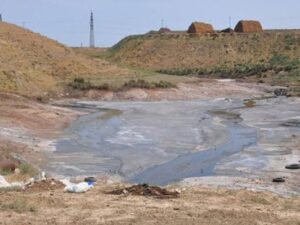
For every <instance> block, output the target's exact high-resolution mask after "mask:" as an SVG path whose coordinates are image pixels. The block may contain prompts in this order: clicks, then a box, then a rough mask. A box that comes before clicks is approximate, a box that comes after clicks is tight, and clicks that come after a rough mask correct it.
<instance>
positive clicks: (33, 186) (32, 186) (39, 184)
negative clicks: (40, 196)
mask: <svg viewBox="0 0 300 225" xmlns="http://www.w3.org/2000/svg"><path fill="white" fill-rule="evenodd" d="M63 187H64V184H63V183H62V182H60V181H57V180H55V179H43V180H39V181H34V179H31V181H30V182H28V183H27V184H26V185H25V186H24V191H26V192H39V191H54V190H57V189H62V188H63Z"/></svg>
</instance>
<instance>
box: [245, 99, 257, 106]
mask: <svg viewBox="0 0 300 225" xmlns="http://www.w3.org/2000/svg"><path fill="white" fill-rule="evenodd" d="M255 105H256V102H255V101H254V100H252V99H246V100H244V106H245V107H246V108H252V107H254V106H255Z"/></svg>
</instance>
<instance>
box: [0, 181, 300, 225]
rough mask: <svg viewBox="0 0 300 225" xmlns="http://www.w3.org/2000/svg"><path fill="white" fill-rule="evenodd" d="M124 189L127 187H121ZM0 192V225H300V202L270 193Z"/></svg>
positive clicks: (106, 187) (191, 190)
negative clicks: (153, 195) (167, 196)
mask: <svg viewBox="0 0 300 225" xmlns="http://www.w3.org/2000/svg"><path fill="white" fill-rule="evenodd" d="M122 186H123V185H122ZM116 187H119V186H117V185H108V184H100V185H98V186H96V187H95V188H94V189H92V190H91V191H90V192H88V193H85V194H68V193H64V192H63V190H62V189H57V190H53V191H36V192H29V193H26V192H25V193H24V192H15V191H12V192H10V191H0V199H1V200H0V209H1V210H0V218H1V220H0V224H3V225H4V224H5V225H6V224H51V225H55V224H78V225H80V224H82V225H83V224H123V225H125V224H128V225H129V224H157V225H158V224H161V225H164V224H178V225H179V224H198V225H200V224H203V225H204V224H205V225H209V224H211V225H218V224H220V225H221V224H222V225H224V224H230V225H241V224H243V225H262V224H264V225H271V224H272V225H275V224H276V225H277V224H278V225H299V223H300V211H299V209H300V199H299V198H293V197H289V198H282V197H276V196H273V195H271V194H269V193H257V192H250V191H244V190H241V191H232V190H225V189H203V188H200V187H197V188H188V189H187V190H184V191H183V192H182V193H181V194H180V197H179V198H176V199H164V200H159V199H154V198H150V197H149V198H146V197H141V196H124V195H121V196H113V195H108V194H105V193H106V192H108V191H111V190H113V189H114V188H116Z"/></svg>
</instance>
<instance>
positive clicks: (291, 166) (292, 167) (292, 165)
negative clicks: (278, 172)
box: [285, 164, 300, 170]
mask: <svg viewBox="0 0 300 225" xmlns="http://www.w3.org/2000/svg"><path fill="white" fill-rule="evenodd" d="M285 168H286V169H289V170H298V169H300V164H290V165H287V166H286V167H285Z"/></svg>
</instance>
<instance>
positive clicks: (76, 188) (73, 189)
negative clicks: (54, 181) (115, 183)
mask: <svg viewBox="0 0 300 225" xmlns="http://www.w3.org/2000/svg"><path fill="white" fill-rule="evenodd" d="M61 182H62V183H63V184H65V185H66V186H65V189H64V191H65V192H69V193H85V192H87V191H88V190H90V189H91V188H92V187H93V185H89V184H88V183H87V182H82V183H79V184H74V183H71V182H70V181H68V180H63V181H61Z"/></svg>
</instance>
